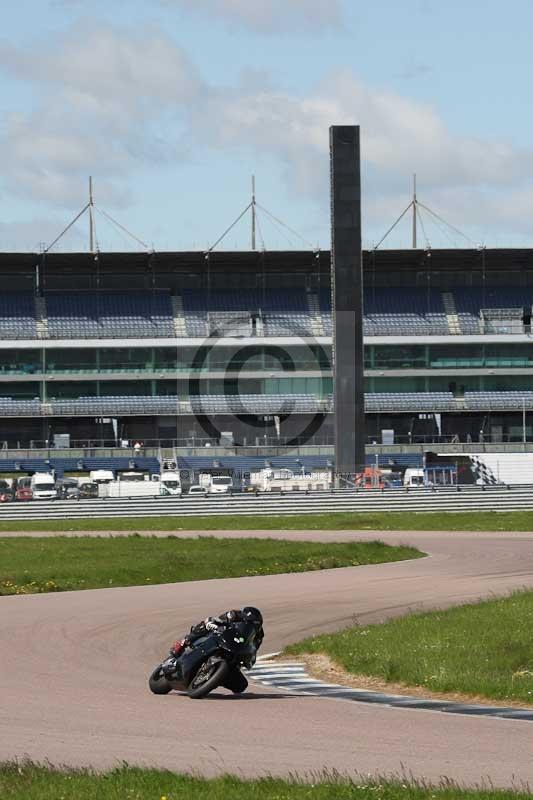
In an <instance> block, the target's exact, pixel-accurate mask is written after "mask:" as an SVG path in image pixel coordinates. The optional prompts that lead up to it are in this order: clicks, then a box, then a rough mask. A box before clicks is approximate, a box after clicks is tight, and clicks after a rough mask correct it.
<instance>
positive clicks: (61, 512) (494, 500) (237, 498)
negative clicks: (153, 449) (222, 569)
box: [0, 485, 533, 521]
mask: <svg viewBox="0 0 533 800" xmlns="http://www.w3.org/2000/svg"><path fill="white" fill-rule="evenodd" d="M519 509H533V487H531V486H523V485H522V486H518V485H515V486H508V487H506V486H503V487H502V486H491V487H484V488H483V487H480V486H471V487H461V488H460V490H457V488H451V487H450V488H442V489H437V490H432V489H425V488H422V489H412V490H410V491H408V492H407V491H405V489H389V490H385V491H380V490H379V489H369V490H360V491H358V492H354V491H336V492H310V493H309V494H307V493H305V492H291V493H287V494H282V495H280V494H277V493H276V494H274V493H265V494H261V495H258V496H255V495H247V494H235V495H226V494H223V495H211V496H206V497H188V496H187V495H185V496H183V497H137V498H135V497H134V498H127V497H121V498H118V499H109V498H107V499H100V498H98V499H94V500H79V501H77V500H54V501H45V500H34V501H31V502H26V503H9V504H6V505H4V506H0V521H7V520H20V521H29V520H40V519H45V520H54V519H58V520H59V519H72V520H74V519H111V518H113V517H130V518H132V517H133V518H135V517H159V516H175V517H199V516H202V517H203V516H213V515H220V514H230V515H246V514H249V515H254V516H280V515H294V514H320V513H334V512H365V511H389V512H392V511H407V512H413V513H417V512H431V511H438V512H441V511H442V512H454V511H470V512H475V511H511V510H519Z"/></svg>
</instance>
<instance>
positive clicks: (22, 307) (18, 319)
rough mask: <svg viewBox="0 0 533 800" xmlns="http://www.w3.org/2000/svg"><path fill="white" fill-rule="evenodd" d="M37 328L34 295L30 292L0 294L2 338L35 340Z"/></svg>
mask: <svg viewBox="0 0 533 800" xmlns="http://www.w3.org/2000/svg"><path fill="white" fill-rule="evenodd" d="M36 337H37V326H36V316H35V304H34V301H33V295H32V294H30V293H29V292H27V293H23V292H9V291H7V292H6V291H4V292H2V293H1V294H0V338H2V339H35V338H36Z"/></svg>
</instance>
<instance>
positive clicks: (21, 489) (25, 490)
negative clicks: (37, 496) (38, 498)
mask: <svg viewBox="0 0 533 800" xmlns="http://www.w3.org/2000/svg"><path fill="white" fill-rule="evenodd" d="M15 500H21V501H24V500H33V492H32V490H31V487H30V486H17V488H16V489H15Z"/></svg>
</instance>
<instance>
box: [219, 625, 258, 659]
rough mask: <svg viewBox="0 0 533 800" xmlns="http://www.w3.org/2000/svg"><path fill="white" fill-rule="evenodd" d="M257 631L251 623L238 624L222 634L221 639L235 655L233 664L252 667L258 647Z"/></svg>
mask: <svg viewBox="0 0 533 800" xmlns="http://www.w3.org/2000/svg"><path fill="white" fill-rule="evenodd" d="M255 638H256V630H255V627H254V626H253V625H252V624H251V623H250V622H238V623H236V624H235V625H232V626H231V627H230V628H227V630H225V631H223V633H221V634H220V639H221V640H222V641H223V642H224V644H225V646H226V648H227V649H228V650H229V651H230V652H231V653H232V655H233V663H235V664H244V665H245V666H247V667H248V666H249V665H250V666H252V665H253V663H254V662H255V655H256V651H257V645H256V643H255Z"/></svg>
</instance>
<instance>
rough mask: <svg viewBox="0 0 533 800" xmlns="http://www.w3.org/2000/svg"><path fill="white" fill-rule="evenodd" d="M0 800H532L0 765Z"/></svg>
mask: <svg viewBox="0 0 533 800" xmlns="http://www.w3.org/2000/svg"><path fill="white" fill-rule="evenodd" d="M0 796H1V797H2V800H70V798H75V799H76V800H119V799H120V800H124V798H126V800H181V798H187V800H228V798H231V800H305V798H309V797H312V798H314V800H371V798H374V800H376V798H377V799H378V800H426V798H428V799H429V798H434V799H435V800H459V798H461V799H463V798H464V799H465V800H532V798H533V794H532V793H531V792H529V791H527V790H524V791H519V790H495V789H462V788H459V787H457V786H454V785H453V784H451V783H450V782H446V783H445V784H441V786H439V787H432V786H430V785H428V784H425V783H412V782H409V783H406V782H404V781H403V780H397V781H383V782H382V781H379V782H374V781H368V780H364V781H363V780H362V779H361V781H350V780H347V779H340V778H338V777H335V776H333V777H329V778H328V776H327V775H326V776H323V777H322V778H317V780H316V782H313V784H309V783H300V782H297V781H283V780H276V779H273V778H264V779H261V780H256V781H244V780H240V779H239V778H234V777H230V776H225V777H222V778H217V779H214V780H202V779H201V778H193V777H189V776H186V775H177V774H175V773H172V772H163V771H158V770H149V769H146V770H143V769H136V768H133V767H121V768H120V769H116V770H113V771H112V772H108V773H105V774H103V775H96V774H94V773H93V772H91V771H89V770H70V771H59V770H55V769H53V768H50V767H42V766H37V765H34V764H27V763H25V764H20V765H18V764H3V765H0Z"/></svg>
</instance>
